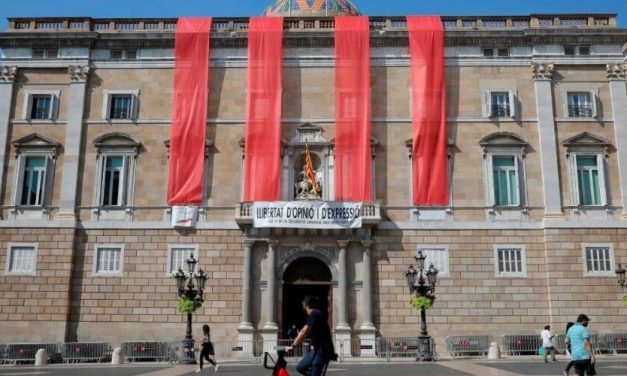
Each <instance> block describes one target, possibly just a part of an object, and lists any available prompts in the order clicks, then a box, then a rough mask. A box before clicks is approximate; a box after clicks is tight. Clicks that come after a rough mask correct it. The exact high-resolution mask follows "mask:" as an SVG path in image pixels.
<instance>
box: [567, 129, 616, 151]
mask: <svg viewBox="0 0 627 376" xmlns="http://www.w3.org/2000/svg"><path fill="white" fill-rule="evenodd" d="M562 145H564V146H566V147H575V146H576V147H607V146H611V145H612V143H611V142H610V141H609V140H607V139H605V138H603V137H601V136H597V135H595V134H592V133H590V132H582V133H579V134H578V135H576V136H573V137H571V138H569V139H567V140H565V141H564V142H563V143H562Z"/></svg>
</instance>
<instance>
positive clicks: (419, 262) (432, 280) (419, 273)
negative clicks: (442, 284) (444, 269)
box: [405, 250, 438, 360]
mask: <svg viewBox="0 0 627 376" xmlns="http://www.w3.org/2000/svg"><path fill="white" fill-rule="evenodd" d="M414 258H415V259H416V267H417V268H418V270H416V269H414V267H413V266H411V265H410V266H409V268H408V269H407V271H406V272H405V278H406V279H407V285H408V286H409V293H410V294H411V295H412V296H416V297H425V298H428V299H431V300H433V299H435V284H436V283H437V281H438V270H437V269H436V268H435V267H434V266H433V264H431V266H429V268H428V269H427V271H426V272H425V271H424V268H425V259H426V258H427V256H425V255H423V254H422V251H421V250H419V251H418V256H415V257H414ZM416 277H418V281H416ZM425 277H426V281H425ZM416 282H418V283H416ZM420 320H421V323H420V337H418V339H419V345H420V346H419V350H418V357H417V360H433V351H432V349H433V339H432V338H431V337H430V336H429V334H428V332H427V312H426V309H425V307H420Z"/></svg>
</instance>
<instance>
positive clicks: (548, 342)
mask: <svg viewBox="0 0 627 376" xmlns="http://www.w3.org/2000/svg"><path fill="white" fill-rule="evenodd" d="M540 336H541V337H542V347H544V355H543V357H544V363H547V362H548V361H549V360H548V359H547V358H548V356H549V353H551V359H552V360H553V361H555V360H556V359H555V346H553V337H555V336H554V335H553V334H551V325H546V326H545V327H544V330H543V331H542V333H540Z"/></svg>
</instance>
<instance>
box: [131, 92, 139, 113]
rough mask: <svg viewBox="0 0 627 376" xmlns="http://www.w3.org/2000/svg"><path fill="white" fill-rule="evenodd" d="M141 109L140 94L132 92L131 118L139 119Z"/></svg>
mask: <svg viewBox="0 0 627 376" xmlns="http://www.w3.org/2000/svg"><path fill="white" fill-rule="evenodd" d="M138 109H139V95H137V94H131V114H130V115H131V116H130V118H131V119H137V113H138Z"/></svg>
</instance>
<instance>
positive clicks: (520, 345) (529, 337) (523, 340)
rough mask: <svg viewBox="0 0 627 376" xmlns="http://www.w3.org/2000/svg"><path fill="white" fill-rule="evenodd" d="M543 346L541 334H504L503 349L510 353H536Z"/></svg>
mask: <svg viewBox="0 0 627 376" xmlns="http://www.w3.org/2000/svg"><path fill="white" fill-rule="evenodd" d="M540 346H542V338H541V337H540V335H539V334H513V335H504V336H503V351H504V352H505V353H507V354H509V355H535V354H537V352H538V349H539V348H540Z"/></svg>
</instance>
